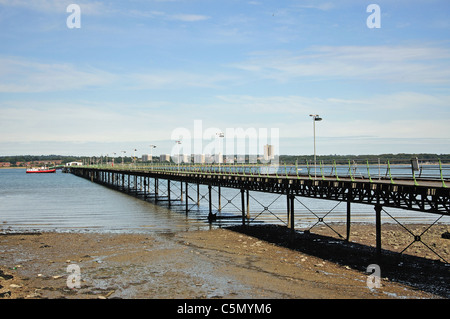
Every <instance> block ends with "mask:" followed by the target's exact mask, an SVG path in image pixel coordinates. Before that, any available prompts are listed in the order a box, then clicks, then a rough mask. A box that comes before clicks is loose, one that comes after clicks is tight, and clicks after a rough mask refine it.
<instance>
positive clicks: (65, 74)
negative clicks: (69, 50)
mask: <svg viewBox="0 0 450 319" xmlns="http://www.w3.org/2000/svg"><path fill="white" fill-rule="evenodd" d="M116 79H117V78H116V76H115V75H113V74H111V73H109V72H105V71H102V70H98V69H95V68H91V67H85V68H84V70H80V69H79V68H77V67H75V66H73V65H71V64H63V63H59V64H58V63H52V64H50V63H40V62H34V61H29V60H26V59H23V58H17V57H0V92H3V93H18V92H28V93H30V92H51V91H70V90H76V89H80V88H87V87H95V86H103V85H106V84H110V83H112V82H113V81H114V80H116Z"/></svg>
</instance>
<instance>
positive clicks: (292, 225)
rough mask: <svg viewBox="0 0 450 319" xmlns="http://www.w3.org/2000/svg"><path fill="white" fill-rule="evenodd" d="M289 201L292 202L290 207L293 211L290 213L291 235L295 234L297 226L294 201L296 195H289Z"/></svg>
mask: <svg viewBox="0 0 450 319" xmlns="http://www.w3.org/2000/svg"><path fill="white" fill-rule="evenodd" d="M288 197H289V200H290V205H289V208H290V209H291V211H290V214H289V215H290V216H289V217H290V218H289V224H290V228H291V234H293V233H294V231H295V224H294V200H295V195H293V194H290V195H288Z"/></svg>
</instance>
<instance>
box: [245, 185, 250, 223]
mask: <svg viewBox="0 0 450 319" xmlns="http://www.w3.org/2000/svg"><path fill="white" fill-rule="evenodd" d="M246 195H247V215H246V217H247V220H250V194H249V191H248V189H247V190H246Z"/></svg>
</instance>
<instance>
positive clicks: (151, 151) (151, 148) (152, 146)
mask: <svg viewBox="0 0 450 319" xmlns="http://www.w3.org/2000/svg"><path fill="white" fill-rule="evenodd" d="M154 148H156V145H153V144H152V145H150V157H151V159H150V164H151V165H152V166H153V149H154Z"/></svg>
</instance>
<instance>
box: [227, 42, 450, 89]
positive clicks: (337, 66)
mask: <svg viewBox="0 0 450 319" xmlns="http://www.w3.org/2000/svg"><path fill="white" fill-rule="evenodd" d="M449 60H450V49H447V48H438V47H410V46H336V47H330V46H320V47H312V48H310V49H308V50H305V51H302V52H300V53H297V54H294V53H292V52H286V51H285V52H280V51H276V52H255V53H253V54H252V55H250V58H249V59H248V60H246V61H243V62H239V63H234V64H231V65H230V66H231V67H235V68H238V69H241V70H245V71H250V72H253V73H256V74H258V75H259V76H261V77H263V78H270V79H275V80H278V81H282V82H283V81H289V80H291V79H293V78H319V79H336V78H357V79H365V80H370V79H372V80H388V81H399V82H403V83H405V82H406V83H448V82H450V68H449V67H448V65H449Z"/></svg>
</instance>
